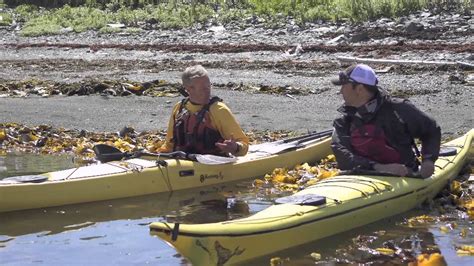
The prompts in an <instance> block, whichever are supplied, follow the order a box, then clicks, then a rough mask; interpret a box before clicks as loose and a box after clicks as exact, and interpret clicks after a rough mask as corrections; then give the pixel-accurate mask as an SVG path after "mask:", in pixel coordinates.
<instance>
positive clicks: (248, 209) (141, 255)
mask: <svg viewBox="0 0 474 266" xmlns="http://www.w3.org/2000/svg"><path fill="white" fill-rule="evenodd" d="M70 167H74V164H73V163H72V161H71V158H69V157H58V156H36V155H22V156H18V155H17V156H13V155H12V156H10V155H9V156H7V157H0V178H4V177H7V176H14V175H26V174H34V173H40V172H45V171H52V170H58V169H65V168H70ZM271 204H272V198H271V197H270V196H268V195H264V194H263V193H262V192H258V191H255V190H254V189H253V188H252V186H251V182H250V181H244V182H239V183H231V184H224V185H221V186H218V187H205V188H200V189H195V190H187V191H180V192H174V193H173V194H168V193H161V194H155V195H148V196H142V197H135V198H127V199H118V200H111V201H103V202H96V203H88V204H77V205H71V206H64V207H54V208H47V209H38V210H29V211H20V212H12V213H3V214H0V265H26V264H33V265H71V264H77V265H85V264H89V265H99V264H102V265H103V264H106V265H144V264H153V265H186V264H187V262H186V260H185V259H184V258H182V257H181V256H180V255H179V254H177V252H176V251H175V250H174V249H173V248H171V247H170V246H168V245H167V244H166V243H165V242H163V241H161V240H160V239H158V238H155V237H152V236H150V235H149V230H148V224H149V223H150V222H153V221H163V220H179V221H181V222H187V223H204V222H215V221H222V220H228V219H235V218H239V217H243V216H247V215H249V214H252V213H255V212H258V211H260V210H262V209H264V208H266V207H268V206H269V205H271ZM421 214H435V211H429V210H415V211H412V212H410V213H405V214H403V215H399V216H395V217H392V218H390V219H385V220H382V221H380V222H377V223H374V224H370V225H368V226H364V227H361V228H358V229H355V230H351V231H349V232H345V233H342V234H339V235H336V236H333V237H330V238H328V239H324V240H321V241H316V242H314V243H310V244H307V245H304V246H301V247H297V248H293V249H290V250H287V251H284V252H279V253H278V254H272V255H271V256H268V257H264V258H261V259H258V260H255V261H254V262H253V263H250V264H253V265H269V259H270V258H271V257H276V256H278V257H282V258H289V259H290V260H289V262H287V263H285V265H307V264H314V261H313V260H312V259H311V257H310V256H309V254H311V253H312V252H317V253H320V254H321V255H322V261H323V262H330V263H331V264H337V262H339V263H344V262H348V261H360V262H372V263H384V262H387V261H388V259H387V258H386V257H385V258H380V256H375V255H372V253H371V251H370V250H371V249H375V248H379V247H382V246H383V244H384V243H385V244H387V243H389V244H390V243H393V244H394V245H395V246H399V247H401V248H404V249H405V250H410V252H412V253H413V254H418V253H419V252H421V251H422V250H430V249H432V248H433V246H435V245H436V246H437V247H438V248H439V249H440V250H441V253H442V254H443V255H444V256H445V258H446V260H447V262H448V263H449V264H450V265H472V264H473V263H474V257H460V256H457V255H456V250H455V246H456V245H473V244H474V239H473V234H474V232H473V228H472V225H473V224H472V222H469V220H467V219H464V218H462V217H460V216H459V213H458V212H457V211H455V210H452V211H450V212H449V215H447V216H444V221H443V222H439V223H435V224H431V225H426V226H421V227H418V228H408V227H407V226H406V225H405V223H404V221H405V220H406V218H409V217H412V216H415V215H421ZM453 221H454V222H456V223H457V225H458V227H457V228H456V229H452V230H448V231H447V232H444V231H445V230H441V229H440V228H441V227H442V226H446V224H448V223H452V222H453ZM462 228H467V230H468V236H467V237H461V236H460V232H461V230H462ZM282 241H283V240H282ZM247 265H249V264H247Z"/></svg>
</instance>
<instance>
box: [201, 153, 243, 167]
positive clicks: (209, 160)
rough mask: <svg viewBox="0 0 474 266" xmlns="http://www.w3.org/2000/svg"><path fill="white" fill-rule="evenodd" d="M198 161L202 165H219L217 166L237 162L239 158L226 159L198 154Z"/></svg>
mask: <svg viewBox="0 0 474 266" xmlns="http://www.w3.org/2000/svg"><path fill="white" fill-rule="evenodd" d="M195 156H196V161H198V162H200V163H202V164H209V165H217V164H228V163H234V162H236V161H237V157H224V156H217V155H212V154H196V155H195Z"/></svg>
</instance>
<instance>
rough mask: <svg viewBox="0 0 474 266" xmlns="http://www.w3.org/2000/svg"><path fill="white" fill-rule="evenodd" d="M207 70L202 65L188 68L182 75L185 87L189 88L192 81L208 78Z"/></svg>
mask: <svg viewBox="0 0 474 266" xmlns="http://www.w3.org/2000/svg"><path fill="white" fill-rule="evenodd" d="M207 76H208V73H207V70H206V69H205V68H204V67H203V66H201V65H194V66H190V67H188V68H186V69H185V70H184V72H183V74H182V75H181V80H182V81H183V86H187V85H188V84H189V83H191V80H192V79H195V78H201V77H207Z"/></svg>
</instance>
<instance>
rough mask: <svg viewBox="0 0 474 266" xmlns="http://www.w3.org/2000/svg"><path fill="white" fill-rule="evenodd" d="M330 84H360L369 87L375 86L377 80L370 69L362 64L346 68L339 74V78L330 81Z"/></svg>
mask: <svg viewBox="0 0 474 266" xmlns="http://www.w3.org/2000/svg"><path fill="white" fill-rule="evenodd" d="M331 82H332V84H334V85H344V84H347V83H360V84H364V85H369V86H377V83H378V82H379V79H378V77H377V75H376V74H375V71H374V70H373V69H372V68H371V67H369V66H368V65H364V64H357V65H353V66H350V67H348V68H347V69H346V70H345V71H341V72H339V77H337V78H335V79H333V80H331Z"/></svg>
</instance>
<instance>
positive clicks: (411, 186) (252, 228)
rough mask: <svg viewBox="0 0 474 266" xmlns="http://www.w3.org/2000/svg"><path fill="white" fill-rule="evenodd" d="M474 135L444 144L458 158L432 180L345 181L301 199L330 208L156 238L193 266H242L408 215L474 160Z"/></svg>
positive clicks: (156, 226)
mask: <svg viewBox="0 0 474 266" xmlns="http://www.w3.org/2000/svg"><path fill="white" fill-rule="evenodd" d="M473 136H474V130H471V131H470V132H469V133H468V134H466V135H465V136H463V137H461V138H459V139H456V140H453V141H451V142H448V143H446V144H443V145H444V146H449V147H454V148H456V150H457V154H456V155H454V156H446V157H440V159H439V160H437V161H436V171H435V174H434V175H433V176H432V177H430V178H427V179H416V178H400V177H390V176H367V175H366V176H363V175H341V176H337V177H333V178H329V179H326V180H324V181H320V182H318V183H317V184H316V185H314V186H311V187H309V188H307V189H304V190H302V191H300V192H298V193H296V194H295V195H299V196H302V195H317V196H322V197H324V198H325V199H326V203H323V204H320V205H317V206H311V205H296V204H288V203H285V204H278V205H273V206H271V207H269V208H267V209H265V210H263V211H261V212H258V213H256V214H254V215H252V216H249V217H247V218H243V219H237V220H232V221H225V222H220V223H211V224H176V223H166V222H156V223H152V224H151V225H150V231H151V234H152V235H156V236H158V237H160V238H162V239H163V240H165V241H167V242H168V243H170V244H171V245H172V246H173V247H175V248H176V249H177V250H178V251H179V252H180V253H181V254H182V255H183V256H185V257H186V258H188V259H189V260H190V261H191V263H192V264H193V265H223V264H240V263H244V262H246V261H248V260H251V259H254V258H257V257H261V256H264V255H269V254H271V253H274V252H277V251H281V250H284V249H288V248H291V247H295V246H298V245H302V244H305V243H308V242H311V241H315V240H318V239H321V238H325V237H328V236H331V235H334V234H337V233H340V232H343V231H347V230H350V229H353V228H356V227H359V226H363V225H366V224H369V223H372V222H375V221H377V220H380V219H383V218H386V217H390V216H393V215H396V214H400V213H403V212H406V211H408V210H410V209H413V208H415V207H416V206H417V205H419V204H421V203H423V202H425V201H427V200H430V199H432V198H433V197H434V196H436V194H437V193H439V191H441V190H442V189H443V188H444V187H445V186H446V185H447V183H448V182H449V180H451V179H453V178H455V177H456V176H457V175H458V173H459V172H460V171H461V169H462V167H463V165H464V164H465V163H466V162H467V160H469V157H470V156H472V155H473V154H474V149H473V146H472V138H473Z"/></svg>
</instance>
